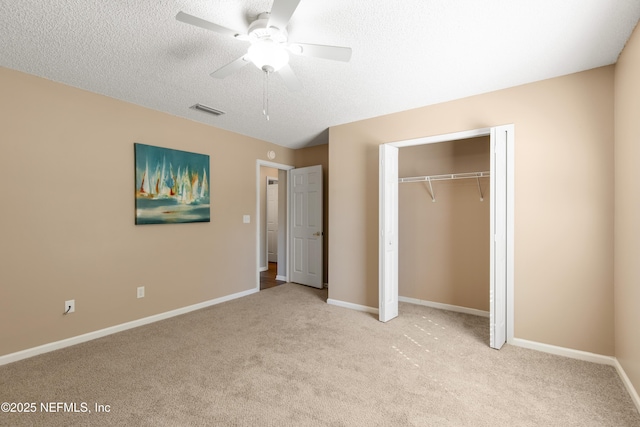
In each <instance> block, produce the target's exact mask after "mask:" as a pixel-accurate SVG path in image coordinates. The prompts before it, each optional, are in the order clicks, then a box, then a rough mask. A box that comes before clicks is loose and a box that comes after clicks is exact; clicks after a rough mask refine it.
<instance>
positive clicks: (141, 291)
mask: <svg viewBox="0 0 640 427" xmlns="http://www.w3.org/2000/svg"><path fill="white" fill-rule="evenodd" d="M137 295H138V298H144V286H138V294H137Z"/></svg>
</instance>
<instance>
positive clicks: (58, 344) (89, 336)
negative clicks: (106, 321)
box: [0, 288, 259, 366]
mask: <svg viewBox="0 0 640 427" xmlns="http://www.w3.org/2000/svg"><path fill="white" fill-rule="evenodd" d="M256 292H259V289H255V288H254V289H249V290H247V291H243V292H238V293H235V294H231V295H227V296H224V297H220V298H216V299H212V300H209V301H205V302H201V303H198V304H193V305H190V306H187V307H182V308H178V309H176V310H171V311H167V312H164V313H160V314H155V315H153V316H149V317H144V318H142V319H138V320H133V321H131V322H126V323H122V324H119V325H115V326H110V327H108V328H104V329H100V330H97V331H93V332H88V333H86V334H82V335H78V336H75V337H71V338H66V339H63V340H60V341H55V342H52V343H48V344H43V345H40V346H38V347H33V348H28V349H26V350H21V351H17V352H15V353H10V354H7V355H4V356H0V366H2V365H6V364H8V363H12V362H17V361H18V360H22V359H27V358H29V357H33V356H37V355H39V354H43V353H49V352H51V351H54V350H59V349H61V348H65V347H70V346H72V345H76V344H80V343H83V342H87V341H91V340H95V339H97V338H102V337H105V336H107V335H111V334H115V333H117V332H122V331H126V330H127V329H133V328H137V327H138V326H143V325H148V324H149V323H154V322H158V321H160V320H164V319H168V318H170V317H175V316H179V315H181V314H186V313H189V312H191V311H195V310H200V309H203V308H206V307H210V306H212V305H217V304H221V303H223V302H227V301H231V300H234V299H237V298H242V297H245V296H247V295H251V294H254V293H256Z"/></svg>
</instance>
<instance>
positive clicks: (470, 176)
mask: <svg viewBox="0 0 640 427" xmlns="http://www.w3.org/2000/svg"><path fill="white" fill-rule="evenodd" d="M489 176H490V175H489V172H465V173H450V174H444V175H425V176H409V177H407V178H399V179H398V181H399V182H400V183H405V182H425V181H426V182H428V183H429V190H430V191H429V192H430V196H431V201H432V202H435V201H436V195H435V193H434V192H433V186H432V185H431V183H432V182H433V181H446V180H450V179H473V178H475V179H476V181H477V183H478V192H479V193H480V201H481V202H482V201H484V195H483V194H482V187H481V186H480V178H487V177H489Z"/></svg>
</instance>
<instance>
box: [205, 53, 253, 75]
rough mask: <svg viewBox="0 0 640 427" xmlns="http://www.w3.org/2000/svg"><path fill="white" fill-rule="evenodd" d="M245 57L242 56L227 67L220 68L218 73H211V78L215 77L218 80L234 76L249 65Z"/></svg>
mask: <svg viewBox="0 0 640 427" xmlns="http://www.w3.org/2000/svg"><path fill="white" fill-rule="evenodd" d="M245 56H246V55H245ZM245 56H241V57H240V58H238V59H236V60H235V61H232V62H229V63H228V64H227V65H224V66H222V67H220V68H218V69H217V70H216V71H214V72H213V73H211V74H210V76H211V77H215V78H216V79H224V78H225V77H227V76H228V75H230V74H233V73H234V72H236V71H238V70H239V69H240V68H242V67H244V66H245V65H247V64H248V63H249V61H248V60H246V59H245Z"/></svg>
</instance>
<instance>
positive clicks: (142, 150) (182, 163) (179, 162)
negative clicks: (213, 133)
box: [133, 143, 211, 224]
mask: <svg viewBox="0 0 640 427" xmlns="http://www.w3.org/2000/svg"><path fill="white" fill-rule="evenodd" d="M133 145H134V154H135V167H136V170H135V188H134V192H137V191H138V189H139V188H140V186H141V185H142V177H143V175H144V173H145V169H146V168H147V165H148V166H149V171H150V172H151V171H152V170H155V168H156V165H160V167H162V165H163V163H164V164H165V167H166V168H167V169H166V170H167V172H168V171H169V165H172V167H173V171H174V172H177V170H178V167H180V168H181V169H182V170H183V171H184V169H185V167H188V168H189V171H192V172H198V175H199V179H202V176H203V174H202V171H203V170H204V171H206V174H207V181H206V182H207V187H206V197H204V198H202V199H200V200H198V202H197V204H198V205H204V206H199V207H198V208H196V207H195V206H194V209H193V211H192V214H194V213H196V212H198V215H197V217H194V216H193V215H189V216H188V217H185V218H182V219H180V218H175V217H174V218H171V219H163V218H161V217H155V218H148V217H147V218H143V217H141V216H140V217H139V216H138V215H136V224H164V223H180V222H209V218H210V209H209V203H210V191H211V186H210V176H211V175H210V170H209V161H210V159H209V156H208V155H206V154H198V153H191V152H188V151H181V150H174V149H171V148H163V147H155V146H152V145H146V144H140V143H134V144H133ZM177 204H178V202H176V200H175V199H171V198H169V199H155V200H149V199H144V198H138V197H136V212H138V211H139V210H146V209H149V208H152V207H159V206H162V205H164V206H175V205H177Z"/></svg>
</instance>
